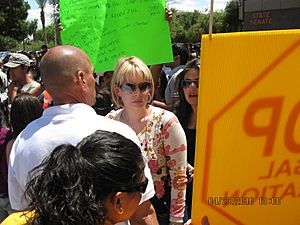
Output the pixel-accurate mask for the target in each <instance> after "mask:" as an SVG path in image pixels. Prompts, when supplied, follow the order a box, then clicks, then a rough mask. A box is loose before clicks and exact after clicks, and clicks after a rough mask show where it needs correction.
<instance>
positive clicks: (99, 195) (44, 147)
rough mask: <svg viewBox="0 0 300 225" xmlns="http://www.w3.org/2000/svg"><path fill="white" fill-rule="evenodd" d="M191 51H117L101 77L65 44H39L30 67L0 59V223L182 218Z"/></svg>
mask: <svg viewBox="0 0 300 225" xmlns="http://www.w3.org/2000/svg"><path fill="white" fill-rule="evenodd" d="M192 50H193V53H195V52H194V49H193V48H191V46H189V45H186V44H182V43H175V44H173V45H172V51H173V59H174V60H173V62H169V63H164V64H160V65H151V66H150V65H146V64H145V63H144V62H143V61H142V60H141V59H139V58H138V57H136V56H130V57H122V58H120V59H119V60H118V62H117V64H116V66H115V68H114V70H113V71H104V72H99V73H95V69H94V67H93V65H92V63H91V60H90V58H89V56H88V55H87V54H86V53H85V52H84V51H82V50H81V49H79V48H76V47H73V46H57V47H54V48H50V49H48V48H47V46H43V47H42V50H41V55H40V57H39V59H37V58H36V59H35V63H32V58H31V57H30V56H29V55H26V54H23V53H11V54H10V55H9V56H8V57H6V58H5V59H3V61H2V62H1V73H0V75H1V76H0V80H2V82H1V83H0V85H1V89H0V90H1V110H0V116H1V117H0V119H1V127H0V135H1V136H0V145H1V152H0V161H1V170H0V221H3V223H2V224H3V225H7V224H10V225H17V224H24V225H25V224H32V225H47V224H49V225H50V224H51V225H62V224H65V225H71V224H90V225H102V224H105V225H109V224H116V223H123V224H129V222H130V224H133V225H137V224H147V225H150V224H151V225H152V224H153V225H157V224H159V225H169V224H171V225H183V224H186V223H190V220H189V219H190V218H191V207H192V192H193V190H192V188H193V187H192V182H193V174H194V168H193V167H194V155H195V151H196V149H195V139H196V120H197V104H198V87H199V73H200V60H199V52H197V53H196V54H192ZM2 77H3V79H2ZM3 96H4V97H3ZM9 215H10V216H9ZM202 224H208V220H207V218H204V219H203V221H202Z"/></svg>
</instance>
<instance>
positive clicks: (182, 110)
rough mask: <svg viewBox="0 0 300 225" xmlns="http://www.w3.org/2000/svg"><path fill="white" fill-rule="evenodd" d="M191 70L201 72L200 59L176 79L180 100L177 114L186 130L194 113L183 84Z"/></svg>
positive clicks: (191, 63) (194, 60)
mask: <svg viewBox="0 0 300 225" xmlns="http://www.w3.org/2000/svg"><path fill="white" fill-rule="evenodd" d="M191 69H197V70H200V60H199V58H196V59H193V60H191V61H190V62H189V63H187V64H186V67H185V69H184V70H183V71H182V72H181V73H180V74H178V76H177V78H176V88H177V90H178V93H179V99H178V101H177V102H176V103H175V114H176V116H177V117H178V120H179V121H180V123H181V126H182V127H184V128H186V127H187V125H188V122H189V118H190V115H191V113H192V111H193V110H192V107H191V105H190V104H189V103H188V102H187V101H186V99H185V96H184V92H183V88H182V87H181V82H182V80H184V76H185V74H186V73H187V72H188V71H190V70H191Z"/></svg>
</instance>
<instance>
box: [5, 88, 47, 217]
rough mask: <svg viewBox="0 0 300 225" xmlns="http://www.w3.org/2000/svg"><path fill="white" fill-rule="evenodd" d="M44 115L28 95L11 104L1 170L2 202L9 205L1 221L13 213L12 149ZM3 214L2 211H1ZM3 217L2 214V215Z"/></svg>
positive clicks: (18, 97) (19, 95) (39, 105)
mask: <svg viewBox="0 0 300 225" xmlns="http://www.w3.org/2000/svg"><path fill="white" fill-rule="evenodd" d="M42 113H43V108H42V105H41V103H40V102H39V100H38V99H37V98H36V97H34V96H32V95H30V94H28V93H20V94H18V95H17V96H16V97H15V99H14V100H13V102H12V104H11V110H10V124H11V129H10V130H11V131H12V132H10V133H9V136H7V137H6V140H5V141H4V142H3V145H2V146H1V170H0V188H1V191H0V193H1V195H2V196H3V198H2V197H0V202H3V201H4V199H7V204H5V207H1V204H0V209H2V208H4V209H5V211H6V213H5V212H3V216H1V218H0V221H1V219H4V218H5V217H6V216H8V214H9V213H11V212H12V209H11V206H10V203H9V201H8V187H7V186H8V184H7V174H8V161H9V155H10V151H11V149H12V146H13V143H14V141H15V138H16V137H17V136H18V135H19V133H21V131H22V130H23V129H24V128H25V127H26V126H27V125H28V124H29V123H30V122H31V121H33V120H35V119H37V118H39V117H40V116H41V115H42ZM3 204H4V203H3ZM0 212H1V210H0ZM0 215H2V214H0Z"/></svg>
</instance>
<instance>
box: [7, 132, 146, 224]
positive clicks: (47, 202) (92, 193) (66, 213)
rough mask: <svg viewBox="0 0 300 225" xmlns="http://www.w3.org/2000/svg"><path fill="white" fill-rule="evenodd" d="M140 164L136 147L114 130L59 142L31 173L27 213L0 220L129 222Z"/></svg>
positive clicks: (138, 192) (139, 188)
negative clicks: (74, 142) (72, 140)
mask: <svg viewBox="0 0 300 225" xmlns="http://www.w3.org/2000/svg"><path fill="white" fill-rule="evenodd" d="M144 167H145V164H144V160H143V156H142V153H141V150H140V147H139V146H138V145H137V144H135V143H134V142H133V141H131V140H129V139H127V138H125V137H124V136H122V135H120V134H118V133H113V132H108V131H101V130H98V131H96V132H94V133H93V134H91V135H90V136H88V137H86V138H84V139H83V140H82V141H81V142H80V143H79V144H78V145H77V146H76V147H75V146H73V145H70V144H63V145H60V146H58V147H56V148H55V149H54V150H53V151H52V153H51V154H50V156H49V157H47V158H46V159H45V161H43V162H42V163H41V164H40V165H39V166H38V167H36V168H35V169H34V170H33V171H31V173H30V174H31V175H34V176H33V177H32V179H31V181H30V182H29V183H28V186H27V189H26V197H27V198H29V200H30V204H29V206H28V207H27V208H26V210H27V211H26V212H27V213H26V212H25V213H24V212H20V213H14V214H12V215H11V216H9V217H8V218H7V219H6V220H5V221H4V222H3V223H1V224H2V225H17V224H18V225H20V224H24V225H25V224H30V225H47V224H49V225H50V224H51V225H61V224H64V225H72V224H78V225H79V224H82V225H83V224H89V225H112V224H116V223H117V222H121V221H125V220H128V219H129V218H130V217H131V216H132V214H133V213H134V211H135V210H136V209H137V207H138V205H139V202H140V200H141V196H142V193H144V192H145V191H146V188H147V184H148V179H147V178H146V177H145V175H144ZM37 174H38V175H37ZM23 214H25V215H23Z"/></svg>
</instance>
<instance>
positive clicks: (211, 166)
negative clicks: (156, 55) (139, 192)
mask: <svg viewBox="0 0 300 225" xmlns="http://www.w3.org/2000/svg"><path fill="white" fill-rule="evenodd" d="M299 62H300V30H286V31H265V32H243V33H231V34H214V35H212V36H208V35H207V36H204V37H203V38H202V47H201V68H200V70H201V71H200V74H201V78H200V79H201V81H200V82H201V86H200V89H199V104H198V107H199V108H198V120H197V144H196V146H197V147H196V158H195V164H196V165H195V171H196V174H195V178H194V194H193V207H194V208H193V212H192V223H193V225H195V224H196V225H197V224H201V222H200V221H201V218H202V217H203V216H205V215H206V216H208V219H209V221H210V224H211V225H221V224H222V225H233V224H238V225H242V224H245V225H265V224H272V225H279V224H280V225H282V224H285V225H298V224H300V217H299V209H300V91H299V87H300V64H299Z"/></svg>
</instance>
